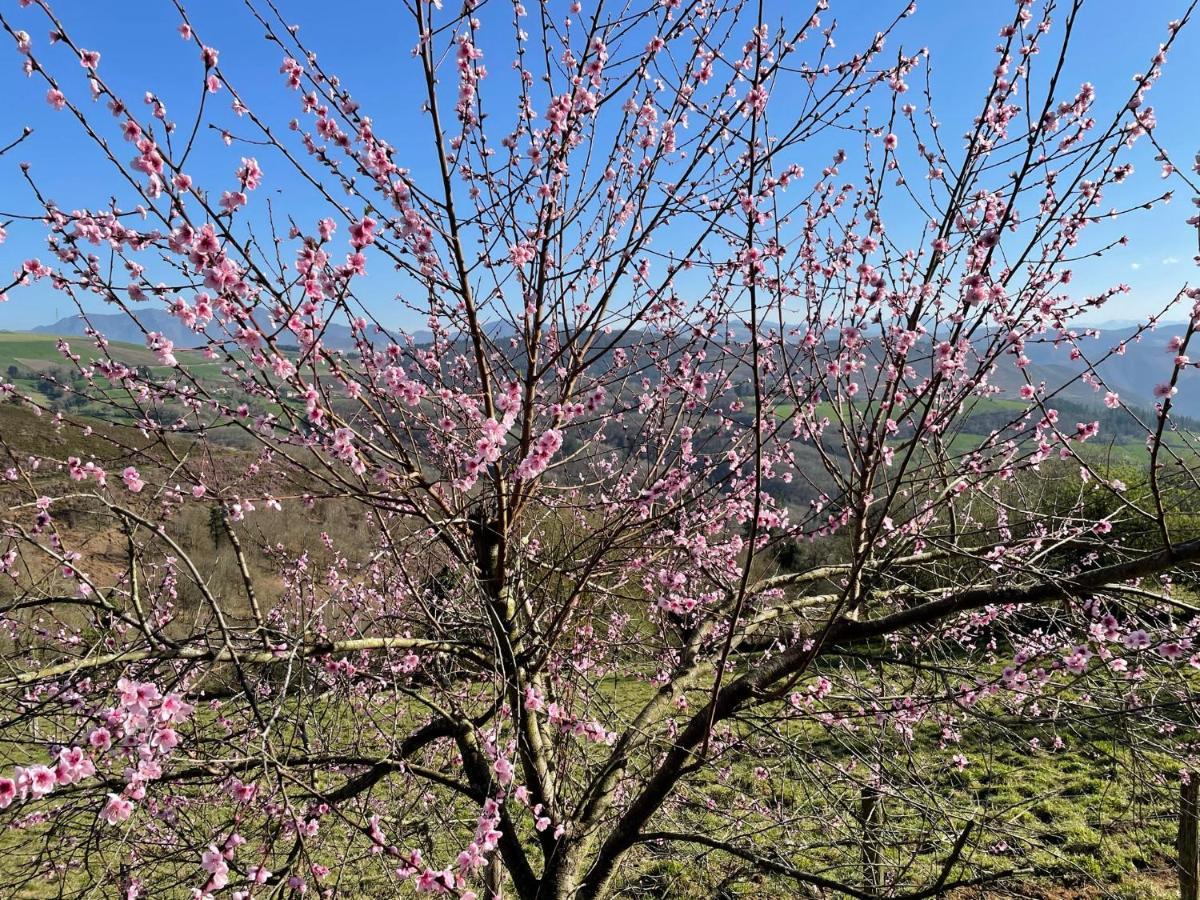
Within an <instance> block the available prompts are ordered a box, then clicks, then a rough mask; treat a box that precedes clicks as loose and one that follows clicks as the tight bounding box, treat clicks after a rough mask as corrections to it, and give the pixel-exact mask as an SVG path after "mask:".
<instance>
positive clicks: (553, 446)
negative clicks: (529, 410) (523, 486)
mask: <svg viewBox="0 0 1200 900" xmlns="http://www.w3.org/2000/svg"><path fill="white" fill-rule="evenodd" d="M562 443H563V436H562V432H561V431H559V430H558V429H557V428H550V429H548V430H547V431H546V432H545V433H544V434H543V435H542V436H541V437H540V438H538V439H537V442H536V443H535V444H534V446H533V449H532V450H530V451H529V455H528V456H526V457H525V458H524V459H523V460H521V464H520V465H519V466H517V477H518V478H524V479H528V478H537V476H539V475H541V474H542V472H544V471H546V467H547V466H548V465H550V459H551V457H553V456H554V454H555V453H557V452H558V450H559V448H560V447H562Z"/></svg>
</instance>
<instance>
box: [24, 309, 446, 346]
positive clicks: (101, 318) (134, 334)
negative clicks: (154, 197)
mask: <svg viewBox="0 0 1200 900" xmlns="http://www.w3.org/2000/svg"><path fill="white" fill-rule="evenodd" d="M139 326H140V327H139ZM89 328H93V329H95V330H96V331H99V332H100V333H101V334H103V335H104V336H105V337H106V338H108V339H109V340H111V341H126V342H128V343H131V344H144V343H145V342H146V334H145V332H146V331H156V332H158V333H159V334H162V335H164V336H165V337H166V338H167V339H168V340H170V341H171V342H172V343H174V344H175V346H176V347H178V348H180V349H181V350H187V349H191V348H195V347H203V346H205V344H207V343H208V341H207V340H206V339H205V337H204V335H201V334H197V333H196V332H194V331H192V330H191V329H190V328H188V327H187V326H186V325H184V324H183V323H182V322H180V321H179V319H177V318H176V317H175V316H173V315H171V314H170V313H169V312H167V311H166V310H165V309H142V310H138V313H137V321H134V319H133V317H131V316H128V315H126V314H125V313H99V314H96V313H89V314H88V316H87V318H86V319H84V317H83V316H78V315H76V316H67V317H66V318H64V319H59V320H58V321H57V322H54V323H52V324H50V325H39V326H37V327H36V328H33V329H31V330H32V331H35V332H38V333H41V334H61V335H65V336H70V335H84V334H87V331H88V329H89ZM143 329H144V331H143ZM210 335H211V332H210ZM211 336H213V337H216V335H211ZM414 337H415V338H416V340H417V341H418V342H420V341H422V340H429V337H430V335H429V332H428V331H418V332H416V333H415V335H414ZM286 343H287V342H286V341H285V342H284V344H285V345H286ZM324 343H325V346H327V347H329V348H331V349H333V350H353V349H355V346H354V340H353V338H352V337H351V334H350V328H349V326H347V325H339V324H337V323H332V324H330V325H329V326H328V327H327V328H326V330H325V337H324Z"/></svg>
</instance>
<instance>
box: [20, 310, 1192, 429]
mask: <svg viewBox="0 0 1200 900" xmlns="http://www.w3.org/2000/svg"><path fill="white" fill-rule="evenodd" d="M138 320H139V321H140V323H141V326H142V327H139V326H138V323H137V322H134V321H133V319H132V318H131V317H130V316H128V315H126V314H124V313H107V314H94V315H89V316H88V318H87V321H86V322H85V321H84V319H83V318H82V317H81V316H68V317H67V318H64V319H59V320H58V321H57V322H54V323H53V324H50V325H42V326H39V327H37V328H34V329H33V331H35V332H40V333H42V334H61V335H68V336H69V335H82V334H85V333H86V329H87V328H88V323H89V322H90V324H91V327H93V328H96V329H97V330H99V331H100V332H101V333H102V334H104V335H105V336H106V337H108V338H109V339H110V340H114V341H127V342H129V343H133V344H144V343H145V340H146V337H145V333H144V332H143V330H142V328H145V330H146V331H157V332H159V333H161V334H164V335H166V336H167V337H168V338H169V339H170V340H171V341H173V342H174V344H175V346H176V347H179V348H180V349H187V348H193V347H198V346H203V345H204V343H205V339H204V337H203V336H201V335H198V334H196V333H195V332H193V331H191V330H190V329H188V328H186V327H185V326H184V325H183V324H182V323H181V322H180V321H179V320H178V319H176V318H175V317H174V316H172V315H171V314H170V313H168V312H167V311H166V310H163V309H144V310H139V311H138ZM1104 324H1105V325H1108V326H1109V327H1103V326H1100V325H1092V326H1089V327H1093V328H1099V329H1100V337H1099V338H1086V339H1081V341H1080V343H1079V345H1080V347H1081V348H1082V349H1083V350H1084V353H1085V355H1086V356H1087V358H1088V359H1089V360H1091V361H1092V362H1096V361H1098V360H1100V359H1101V357H1103V356H1104V355H1105V354H1106V353H1107V352H1108V350H1109V349H1110V348H1112V347H1114V346H1117V345H1118V344H1120V343H1122V342H1125V352H1124V353H1123V354H1113V355H1111V356H1109V357H1108V358H1107V359H1104V361H1103V362H1099V363H1098V365H1097V371H1098V373H1099V374H1100V376H1101V378H1103V379H1104V381H1105V382H1106V384H1107V385H1108V386H1109V389H1110V390H1114V391H1116V392H1117V393H1118V394H1120V395H1121V399H1122V401H1124V402H1125V403H1127V404H1129V405H1132V406H1136V407H1140V408H1143V409H1150V408H1152V407H1153V405H1154V403H1155V402H1156V401H1155V397H1154V388H1155V386H1156V385H1158V384H1161V383H1163V382H1164V381H1166V380H1167V379H1169V378H1170V377H1171V371H1172V368H1173V362H1172V360H1173V358H1174V353H1172V352H1171V351H1169V350H1168V349H1167V346H1168V342H1169V341H1170V340H1171V339H1172V338H1173V337H1176V336H1179V335H1182V334H1183V333H1184V329H1185V327H1186V326H1185V325H1184V324H1182V323H1169V324H1162V325H1160V326H1159V327H1158V328H1157V329H1155V330H1153V331H1147V332H1144V333H1143V334H1142V336H1141V337H1140V338H1137V339H1135V335H1136V333H1137V327H1136V326H1135V325H1130V324H1127V323H1124V322H1116V321H1114V322H1111V323H1104ZM484 329H485V331H486V332H487V334H488V335H489V337H491V339H492V340H495V341H498V342H499V341H502V340H504V339H505V338H508V337H511V336H512V335H513V334H514V333H515V331H514V328H513V326H512V325H511V324H510V323H507V322H502V321H496V322H490V323H486V324H485V325H484ZM729 332H730V336H731V337H732V339H734V340H746V339H747V338H748V336H749V332H748V330H747V329H746V328H745V326H744V325H742V324H741V323H730V325H729ZM380 337H381V338H383V339H384V340H386V339H387V337H386V332H385V333H383V334H381V335H380ZM413 337H414V338H415V339H416V341H417V342H418V343H424V342H427V341H429V340H430V338H431V335H430V333H429V332H428V331H426V330H420V331H416V332H413ZM1194 343H1195V347H1194V348H1192V350H1191V352H1190V354H1189V355H1190V356H1191V357H1192V358H1193V359H1196V360H1200V338H1197V339H1196V341H1195V342H1194ZM325 344H326V346H328V347H330V348H331V349H335V350H347V351H349V350H353V349H355V348H354V343H353V341H352V340H351V335H350V329H349V327H348V326H346V325H341V324H331V325H329V327H328V329H327V330H326V333H325ZM1070 352H1071V347H1070V346H1069V345H1068V344H1067V343H1066V342H1062V343H1059V344H1054V343H1051V342H1049V341H1046V342H1042V341H1037V340H1031V341H1028V342H1027V343H1026V345H1025V353H1026V355H1027V356H1028V357H1029V359H1030V361H1031V363H1032V365H1031V367H1030V369H1029V372H1028V374H1029V376H1030V377H1031V378H1032V379H1033V380H1034V381H1035V382H1038V381H1045V382H1046V385H1047V387H1048V388H1049V389H1051V390H1054V389H1056V388H1058V387H1060V386H1061V385H1064V384H1066V383H1068V382H1071V384H1070V386H1069V387H1067V388H1066V389H1065V390H1064V391H1062V392H1061V393H1060V394H1059V396H1060V397H1062V398H1063V399H1064V400H1070V401H1074V402H1077V403H1083V404H1088V405H1099V404H1100V403H1101V401H1102V400H1103V394H1102V393H1098V392H1096V391H1093V390H1092V388H1091V387H1090V386H1089V385H1087V384H1085V383H1084V382H1082V381H1079V380H1077V379H1078V376H1079V374H1080V373H1081V372H1082V371H1083V370H1084V363H1083V362H1082V361H1079V360H1072V359H1070ZM991 382H992V384H994V385H996V386H998V387H1001V388H1003V389H1004V390H1005V392H1008V391H1011V392H1012V393H1013V394H1014V395H1015V394H1016V391H1017V390H1019V389H1020V386H1021V384H1023V380H1022V379H1021V378H1020V377H1019V374H1018V372H1017V370H1016V369H1015V368H1014V367H1013V366H1011V365H1005V364H1001V365H1000V366H999V367H998V369H997V372H996V373H995V374H994V375H993V377H992V379H991ZM1174 407H1175V410H1176V411H1177V412H1178V413H1180V414H1181V415H1186V416H1191V417H1193V418H1200V373H1197V371H1196V369H1193V368H1189V369H1187V370H1185V371H1184V373H1183V375H1182V376H1181V378H1180V391H1179V394H1178V395H1177V396H1176V398H1175V402H1174Z"/></svg>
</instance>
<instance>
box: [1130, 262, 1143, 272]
mask: <svg viewBox="0 0 1200 900" xmlns="http://www.w3.org/2000/svg"><path fill="white" fill-rule="evenodd" d="M1141 267H1142V264H1141V263H1130V264H1129V268H1131V269H1133V271H1135V272H1136V271H1137V270H1138V269H1140V268H1141Z"/></svg>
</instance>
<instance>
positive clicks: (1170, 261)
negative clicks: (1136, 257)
mask: <svg viewBox="0 0 1200 900" xmlns="http://www.w3.org/2000/svg"><path fill="white" fill-rule="evenodd" d="M1177 262H1179V257H1178V256H1167V257H1164V258H1163V261H1162V264H1163V265H1164V266H1173V265H1175V263H1177Z"/></svg>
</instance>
